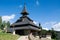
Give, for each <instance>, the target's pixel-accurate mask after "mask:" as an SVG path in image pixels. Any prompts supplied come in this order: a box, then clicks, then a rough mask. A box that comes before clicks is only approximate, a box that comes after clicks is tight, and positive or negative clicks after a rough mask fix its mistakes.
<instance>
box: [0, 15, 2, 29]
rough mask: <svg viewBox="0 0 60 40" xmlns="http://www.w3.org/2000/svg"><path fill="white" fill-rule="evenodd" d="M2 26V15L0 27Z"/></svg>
mask: <svg viewBox="0 0 60 40" xmlns="http://www.w3.org/2000/svg"><path fill="white" fill-rule="evenodd" d="M1 26H2V17H1V16H0V29H1Z"/></svg>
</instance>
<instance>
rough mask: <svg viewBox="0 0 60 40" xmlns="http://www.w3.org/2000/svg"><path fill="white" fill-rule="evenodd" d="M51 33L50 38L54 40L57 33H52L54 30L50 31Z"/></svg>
mask: <svg viewBox="0 0 60 40" xmlns="http://www.w3.org/2000/svg"><path fill="white" fill-rule="evenodd" d="M51 33H52V35H51V38H52V39H56V38H57V33H56V32H55V31H54V29H52V31H51Z"/></svg>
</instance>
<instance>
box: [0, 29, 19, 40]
mask: <svg viewBox="0 0 60 40" xmlns="http://www.w3.org/2000/svg"><path fill="white" fill-rule="evenodd" d="M18 38H19V35H12V34H10V33H3V32H1V30H0V40H17V39H18Z"/></svg>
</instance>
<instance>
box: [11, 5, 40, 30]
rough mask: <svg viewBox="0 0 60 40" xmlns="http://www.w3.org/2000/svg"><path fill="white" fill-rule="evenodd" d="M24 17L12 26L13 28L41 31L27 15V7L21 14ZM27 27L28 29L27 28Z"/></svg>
mask: <svg viewBox="0 0 60 40" xmlns="http://www.w3.org/2000/svg"><path fill="white" fill-rule="evenodd" d="M21 14H22V16H21V17H20V18H19V19H18V20H17V21H16V22H15V23H13V24H12V25H11V28H12V27H13V26H14V27H15V29H27V28H28V29H31V30H39V29H40V27H38V26H37V25H35V24H34V23H33V20H31V19H30V18H29V17H28V16H27V15H28V12H27V11H26V7H25V6H24V9H23V11H22V12H21ZM25 26H26V27H25Z"/></svg>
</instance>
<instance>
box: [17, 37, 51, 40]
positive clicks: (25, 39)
mask: <svg viewBox="0 0 60 40" xmlns="http://www.w3.org/2000/svg"><path fill="white" fill-rule="evenodd" d="M31 38H32V39H31V40H51V39H48V38H41V39H39V37H38V36H37V37H36V38H33V37H31ZM17 40H29V39H28V36H20V37H19V38H18V39H17Z"/></svg>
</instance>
